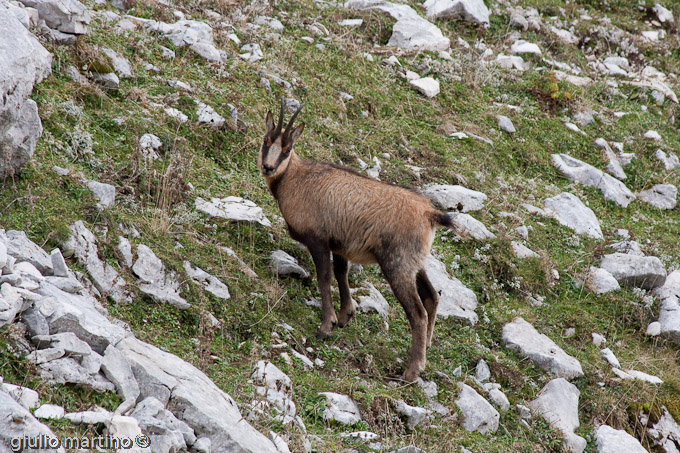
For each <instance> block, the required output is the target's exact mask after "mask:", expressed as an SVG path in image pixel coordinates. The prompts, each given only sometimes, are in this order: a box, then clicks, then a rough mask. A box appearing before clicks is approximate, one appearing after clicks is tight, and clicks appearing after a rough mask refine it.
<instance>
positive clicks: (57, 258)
mask: <svg viewBox="0 0 680 453" xmlns="http://www.w3.org/2000/svg"><path fill="white" fill-rule="evenodd" d="M50 259H51V260H52V268H53V274H52V275H54V276H55V277H69V276H70V275H69V269H68V266H66V261H64V257H63V256H62V254H61V250H59V249H54V250H52V252H51V253H50ZM0 267H2V266H0Z"/></svg>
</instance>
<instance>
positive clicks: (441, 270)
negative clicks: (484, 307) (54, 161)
mask: <svg viewBox="0 0 680 453" xmlns="http://www.w3.org/2000/svg"><path fill="white" fill-rule="evenodd" d="M425 272H426V273H427V276H428V278H429V280H430V282H431V283H432V286H433V287H434V289H435V290H436V291H437V293H438V294H439V305H438V307H437V317H439V318H444V319H445V318H448V317H449V316H453V317H454V318H455V319H459V320H462V321H465V322H467V323H469V324H470V325H475V324H476V323H477V320H478V317H477V313H475V309H476V308H477V296H476V295H475V293H474V291H472V290H471V289H469V288H467V287H466V286H465V285H463V283H462V282H461V281H460V280H458V279H457V278H456V277H450V276H449V274H448V273H447V272H446V266H445V265H444V263H442V262H441V261H439V260H438V259H436V258H435V257H433V256H432V255H429V256H428V257H427V260H426V261H425Z"/></svg>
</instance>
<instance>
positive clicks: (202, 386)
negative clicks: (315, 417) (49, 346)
mask: <svg viewBox="0 0 680 453" xmlns="http://www.w3.org/2000/svg"><path fill="white" fill-rule="evenodd" d="M116 348H117V349H119V350H120V351H121V352H122V353H123V355H124V356H125V358H126V359H127V360H128V362H129V363H130V366H131V367H132V371H133V373H134V375H135V379H136V380H137V383H138V384H139V388H140V391H141V398H147V397H149V396H153V397H155V398H157V399H158V400H159V401H160V402H161V403H162V404H163V405H165V404H167V407H169V408H172V411H173V413H174V414H175V416H176V417H179V418H180V419H181V420H182V421H183V422H184V423H186V424H187V425H188V426H189V427H190V428H191V429H193V430H194V433H195V435H196V437H197V438H199V439H200V438H201V437H207V438H209V439H210V441H211V448H212V451H223V450H230V449H233V450H236V451H243V452H247V453H276V452H277V450H276V447H275V446H274V444H273V443H272V442H271V441H270V440H269V439H267V438H266V437H265V436H264V435H262V434H261V433H259V432H258V431H256V430H255V429H254V428H253V427H252V426H251V425H250V424H249V423H248V422H247V421H245V420H244V419H243V417H242V416H241V413H240V411H239V409H238V406H237V404H236V402H235V401H234V400H233V399H232V398H231V397H230V396H229V395H227V394H226V393H224V392H223V391H222V390H220V389H219V388H218V387H217V386H216V385H215V384H214V383H213V382H212V381H211V380H210V379H208V377H207V376H206V375H205V374H203V373H202V372H201V371H200V370H198V369H197V368H195V367H194V366H193V365H190V364H189V363H187V362H184V361H183V360H181V359H180V358H178V357H176V356H174V355H172V354H169V353H167V352H164V351H161V350H160V349H158V348H156V347H154V346H151V345H149V344H146V343H144V342H142V341H139V340H138V339H136V338H134V337H128V338H125V339H124V340H122V341H121V342H119V343H118V344H117V345H116ZM168 403H169V404H168Z"/></svg>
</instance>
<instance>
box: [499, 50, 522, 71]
mask: <svg viewBox="0 0 680 453" xmlns="http://www.w3.org/2000/svg"><path fill="white" fill-rule="evenodd" d="M495 61H496V64H498V66H500V67H501V68H503V69H517V70H519V71H526V70H527V69H529V66H530V65H529V62H528V61H524V59H523V58H522V57H520V56H518V55H504V54H502V53H499V54H498V55H497V56H496V60H495Z"/></svg>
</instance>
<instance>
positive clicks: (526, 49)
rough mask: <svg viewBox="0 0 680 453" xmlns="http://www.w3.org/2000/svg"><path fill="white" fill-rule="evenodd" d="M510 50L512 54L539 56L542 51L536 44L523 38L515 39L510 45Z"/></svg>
mask: <svg viewBox="0 0 680 453" xmlns="http://www.w3.org/2000/svg"><path fill="white" fill-rule="evenodd" d="M510 52H511V53H513V54H533V55H539V56H540V55H541V53H542V52H541V49H540V48H539V47H538V45H537V44H534V43H532V42H527V41H525V40H523V39H518V40H517V41H515V42H514V43H513V44H512V46H511V47H510Z"/></svg>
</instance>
